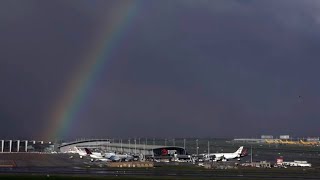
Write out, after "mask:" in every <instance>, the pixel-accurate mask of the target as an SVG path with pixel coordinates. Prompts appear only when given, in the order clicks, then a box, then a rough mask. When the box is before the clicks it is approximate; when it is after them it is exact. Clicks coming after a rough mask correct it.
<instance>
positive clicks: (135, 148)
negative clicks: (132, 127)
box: [134, 138, 137, 154]
mask: <svg viewBox="0 0 320 180" xmlns="http://www.w3.org/2000/svg"><path fill="white" fill-rule="evenodd" d="M134 154H137V140H136V138H134Z"/></svg>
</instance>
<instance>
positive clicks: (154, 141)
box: [153, 138, 156, 146]
mask: <svg viewBox="0 0 320 180" xmlns="http://www.w3.org/2000/svg"><path fill="white" fill-rule="evenodd" d="M153 145H154V146H155V145H156V139H155V138H153Z"/></svg>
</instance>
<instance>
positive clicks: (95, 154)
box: [84, 148, 110, 161]
mask: <svg viewBox="0 0 320 180" xmlns="http://www.w3.org/2000/svg"><path fill="white" fill-rule="evenodd" d="M84 150H85V151H86V154H87V155H89V156H90V157H91V158H92V159H91V161H94V159H96V160H98V161H110V159H108V158H105V157H104V156H103V155H102V154H101V153H98V152H91V151H90V150H89V149H88V148H84Z"/></svg>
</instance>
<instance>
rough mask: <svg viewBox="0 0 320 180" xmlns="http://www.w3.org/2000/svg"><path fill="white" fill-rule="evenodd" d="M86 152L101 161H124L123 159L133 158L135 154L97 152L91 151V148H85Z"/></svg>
mask: <svg viewBox="0 0 320 180" xmlns="http://www.w3.org/2000/svg"><path fill="white" fill-rule="evenodd" d="M84 150H85V151H86V154H87V155H89V156H90V157H91V158H94V159H97V160H100V161H122V160H131V159H133V156H131V155H128V154H115V153H105V154H101V153H97V152H91V151H90V150H89V149H87V148H84Z"/></svg>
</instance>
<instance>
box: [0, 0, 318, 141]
mask: <svg viewBox="0 0 320 180" xmlns="http://www.w3.org/2000/svg"><path fill="white" fill-rule="evenodd" d="M135 4H136V5H137V6H138V7H137V12H136V13H135V14H134V15H133V17H131V20H130V21H131V23H130V25H129V26H128V27H126V30H125V32H124V33H122V35H123V36H124V37H120V39H121V38H122V40H120V41H119V43H118V45H117V46H116V47H115V48H114V50H113V51H114V52H113V54H114V55H113V56H112V58H109V59H108V62H107V63H106V64H105V66H107V67H101V69H102V71H101V73H100V75H99V78H98V80H97V81H96V83H94V84H93V85H92V87H91V88H92V90H91V91H90V94H88V95H87V96H86V99H85V100H84V101H83V103H85V104H83V105H82V107H83V108H82V109H81V111H79V112H77V118H76V119H74V120H73V121H72V124H71V126H70V127H69V129H68V133H67V137H68V138H79V137H120V136H121V137H134V136H136V137H138V136H143V137H145V136H147V137H193V136H197V137H254V136H259V135H260V134H273V135H279V134H290V135H295V136H319V127H320V109H319V108H320V80H319V77H320V69H319V68H320V1H318V0H314V1H312V0H297V1H296V0H281V1H279V0H264V1H251V0H220V1H219V0H214V1H213V0H174V1H173V0H154V1H149V0H145V1H140V2H139V3H135ZM127 6H128V3H127V2H125V1H121V0H117V1H112V0H110V1H109V0H108V1H94V0H90V1H89V0H88V1H81V0H74V1H72V0H69V1H68V0H67V1H66V0H55V1H41V0H38V1H32V0H29V1H23V0H21V1H13V0H2V1H1V2H0V122H1V125H0V137H1V138H11V137H15V138H42V137H41V135H42V134H41V132H42V131H41V129H44V128H45V127H46V126H47V124H48V123H49V122H48V121H49V119H50V117H49V114H50V113H51V112H52V110H53V107H54V105H55V104H56V103H57V101H58V100H59V99H61V95H62V94H64V91H66V86H67V84H68V82H70V78H71V77H72V76H74V74H75V73H77V72H75V71H76V69H77V67H78V66H79V64H81V63H83V62H85V61H87V59H86V58H87V55H88V54H90V52H92V51H93V48H94V46H95V45H94V43H95V42H97V37H98V36H97V34H98V33H101V32H100V30H101V29H100V28H102V27H108V26H109V24H106V23H108V22H109V21H107V20H106V19H110V18H111V19H112V18H113V17H111V16H112V15H113V14H112V13H110V12H114V11H115V9H116V11H119V12H121V11H123V9H124V8H127ZM110 26H111V24H110Z"/></svg>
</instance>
